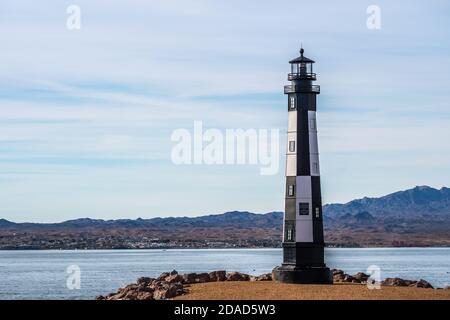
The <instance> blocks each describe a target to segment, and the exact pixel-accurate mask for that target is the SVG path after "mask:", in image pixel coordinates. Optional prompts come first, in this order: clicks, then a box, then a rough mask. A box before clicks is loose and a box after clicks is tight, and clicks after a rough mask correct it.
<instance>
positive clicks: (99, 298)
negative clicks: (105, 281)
mask: <svg viewBox="0 0 450 320" xmlns="http://www.w3.org/2000/svg"><path fill="white" fill-rule="evenodd" d="M95 300H106V297H104V296H102V295H100V296H96V297H95Z"/></svg>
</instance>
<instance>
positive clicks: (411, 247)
mask: <svg viewBox="0 0 450 320" xmlns="http://www.w3.org/2000/svg"><path fill="white" fill-rule="evenodd" d="M325 248H326V249H439V248H450V246H405V247H393V246H370V247H335V246H326V247H325ZM249 249H251V250H272V249H280V250H281V247H233V248H230V247H223V248H214V247H212V248H88V249H69V248H63V249H47V248H36V249H35V248H29V249H28V248H26V249H24V248H18V249H4V248H1V249H0V251H119V250H120V251H127V250H130V251H131V250H137V251H144V250H162V251H166V250H249Z"/></svg>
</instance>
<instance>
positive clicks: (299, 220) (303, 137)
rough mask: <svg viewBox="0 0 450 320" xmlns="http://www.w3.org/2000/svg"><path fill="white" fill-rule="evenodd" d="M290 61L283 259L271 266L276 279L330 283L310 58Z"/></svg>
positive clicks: (315, 88)
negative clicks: (278, 263) (281, 262)
mask: <svg viewBox="0 0 450 320" xmlns="http://www.w3.org/2000/svg"><path fill="white" fill-rule="evenodd" d="M303 52H304V50H303V48H302V49H301V50H300V57H298V58H296V59H294V60H291V61H289V63H290V64H291V73H289V75H288V80H289V81H291V84H290V85H288V86H285V87H284V93H285V94H286V95H287V96H288V131H287V140H288V141H287V153H286V191H285V213H284V221H283V224H284V225H283V264H282V265H281V267H276V268H275V269H274V270H273V276H274V279H275V280H276V281H280V282H287V283H332V277H331V273H330V269H328V268H327V267H326V266H325V262H324V239H323V219H322V199H321V192H320V166H319V149H318V144H317V122H316V108H317V104H316V100H317V95H318V94H319V93H320V87H319V86H318V85H314V84H313V82H314V81H315V80H316V74H315V73H313V64H314V61H313V60H311V59H308V58H307V57H305V56H304V55H303Z"/></svg>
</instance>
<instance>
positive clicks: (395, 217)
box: [0, 186, 450, 249]
mask: <svg viewBox="0 0 450 320" xmlns="http://www.w3.org/2000/svg"><path fill="white" fill-rule="evenodd" d="M323 214H324V230H325V239H326V243H327V245H329V246H352V247H358V246H364V247H370V246H448V245H450V188H445V187H444V188H441V189H434V188H431V187H428V186H418V187H415V188H413V189H409V190H405V191H399V192H395V193H392V194H388V195H386V196H383V197H379V198H367V197H365V198H362V199H357V200H353V201H350V202H348V203H345V204H327V205H325V206H324V207H323ZM282 220H283V213H282V212H269V213H265V214H256V213H251V212H242V211H232V212H226V213H222V214H212V215H205V216H199V217H169V218H151V219H142V218H138V219H134V220H133V219H119V220H101V219H90V218H82V219H76V220H68V221H64V222H61V223H14V222H11V221H8V220H5V219H0V249H84V248H87V249H94V248H101V249H108V248H173V247H183V248H184V247H195V248H197V247H201V248H203V247H273V246H279V245H280V241H281V230H282Z"/></svg>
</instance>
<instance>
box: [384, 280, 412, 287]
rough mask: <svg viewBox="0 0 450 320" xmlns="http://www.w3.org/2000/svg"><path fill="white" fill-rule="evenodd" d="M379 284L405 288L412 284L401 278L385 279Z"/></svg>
mask: <svg viewBox="0 0 450 320" xmlns="http://www.w3.org/2000/svg"><path fill="white" fill-rule="evenodd" d="M381 284H382V285H384V286H395V287H407V286H409V285H411V284H412V281H410V280H404V279H401V278H386V279H384V280H383V281H382V282H381Z"/></svg>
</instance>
